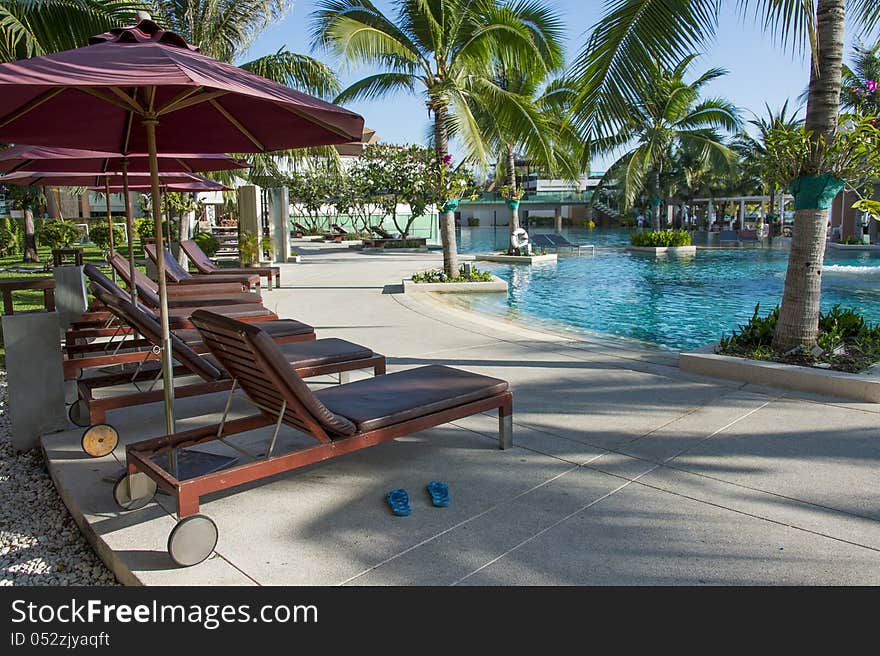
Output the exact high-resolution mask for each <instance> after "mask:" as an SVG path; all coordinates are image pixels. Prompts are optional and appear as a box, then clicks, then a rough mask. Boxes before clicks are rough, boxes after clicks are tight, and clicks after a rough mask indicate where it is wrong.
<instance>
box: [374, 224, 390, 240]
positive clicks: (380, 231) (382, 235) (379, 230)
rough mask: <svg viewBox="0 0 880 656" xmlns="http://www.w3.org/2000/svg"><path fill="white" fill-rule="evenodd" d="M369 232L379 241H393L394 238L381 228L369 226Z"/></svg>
mask: <svg viewBox="0 0 880 656" xmlns="http://www.w3.org/2000/svg"><path fill="white" fill-rule="evenodd" d="M370 232H372V233H373V234H374V235H376V236H377V237H378V238H379V239H394V236H393V235H392V234H391V233H390V232H388V231H387V230H386V229H385V228H383V227H382V226H377V225H376V226H370Z"/></svg>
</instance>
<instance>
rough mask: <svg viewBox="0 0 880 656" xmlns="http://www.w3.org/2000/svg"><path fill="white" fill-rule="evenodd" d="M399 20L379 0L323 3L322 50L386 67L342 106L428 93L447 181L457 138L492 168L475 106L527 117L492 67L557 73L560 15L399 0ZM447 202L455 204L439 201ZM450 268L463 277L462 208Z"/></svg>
mask: <svg viewBox="0 0 880 656" xmlns="http://www.w3.org/2000/svg"><path fill="white" fill-rule="evenodd" d="M394 7H395V9H396V15H395V16H393V17H389V16H387V15H385V14H384V13H383V12H381V11H380V10H379V9H378V8H377V7H376V6H375V5H374V4H373V3H372V2H371V1H370V0H321V1H320V2H319V3H318V9H317V10H316V11H315V13H314V14H313V21H312V35H313V39H314V42H315V45H317V46H321V47H325V48H327V49H329V50H330V51H332V52H333V53H335V54H336V55H337V56H339V57H341V58H342V59H343V60H345V61H347V62H348V63H351V64H355V65H360V66H370V67H374V68H378V69H379V72H378V73H374V74H372V75H368V76H367V77H364V78H363V79H361V80H359V81H357V82H355V83H354V84H352V85H351V86H350V87H348V88H347V89H345V90H344V91H343V92H342V93H341V94H340V95H339V96H338V97H337V102H347V101H351V100H355V99H358V98H380V97H382V96H385V95H387V94H389V93H392V92H397V91H408V92H411V93H416V91H417V90H419V91H420V92H421V93H422V94H423V97H424V98H425V105H426V106H427V107H428V110H429V112H430V113H431V115H432V116H433V121H434V123H433V127H434V138H433V143H434V152H435V155H436V159H437V167H438V175H439V174H440V172H441V171H443V170H444V169H443V168H442V167H443V166H444V165H445V163H446V162H448V161H449V157H448V155H449V138H450V134H454V135H455V136H456V137H457V138H458V139H459V140H461V141H462V142H463V143H464V144H465V147H466V149H467V151H468V153H469V154H470V156H471V157H473V159H474V160H475V161H476V162H479V163H483V164H485V163H487V162H488V160H489V157H490V155H491V147H490V139H488V138H487V136H486V135H485V134H484V133H483V132H482V131H481V129H480V125H479V123H478V121H477V120H476V117H475V116H474V112H473V109H472V108H473V107H474V105H483V106H485V107H493V108H494V111H495V112H496V113H497V114H498V115H499V116H515V115H517V114H518V113H520V110H521V107H520V108H517V107H516V106H515V105H516V102H517V100H518V99H517V98H515V97H514V96H515V94H511V93H510V92H509V91H507V90H505V89H503V88H501V87H499V86H498V85H497V84H495V82H494V80H493V70H492V63H493V61H495V60H496V58H497V57H499V56H501V55H502V54H503V56H504V57H505V58H506V61H509V62H512V64H513V66H514V67H515V68H517V69H520V70H530V69H532V68H533V67H535V66H537V67H539V68H543V69H545V70H551V69H552V68H553V67H554V65H555V61H556V58H557V56H558V55H557V49H558V45H557V36H558V34H557V33H558V25H557V22H558V21H557V19H556V17H555V14H553V13H552V12H550V11H549V10H548V9H547V8H546V7H544V6H543V5H541V4H540V3H539V2H535V1H534V0H514V1H513V2H509V3H504V4H502V3H501V2H499V1H498V0H473V1H470V2H469V1H466V0H395V2H394ZM438 200H440V201H445V200H447V199H438ZM441 216H442V220H441V231H440V234H441V240H442V242H443V266H444V269H445V271H446V274H447V275H450V276H457V275H458V256H457V253H456V245H455V224H454V220H453V212H452V209H451V208H450V207H449V206H448V205H447V204H445V203H444V206H443V211H442V212H441Z"/></svg>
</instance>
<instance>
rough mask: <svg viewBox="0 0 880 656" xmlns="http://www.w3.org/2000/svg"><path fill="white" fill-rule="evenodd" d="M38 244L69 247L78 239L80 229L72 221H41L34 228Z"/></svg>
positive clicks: (51, 246)
mask: <svg viewBox="0 0 880 656" xmlns="http://www.w3.org/2000/svg"><path fill="white" fill-rule="evenodd" d="M36 235H37V240H38V241H39V242H40V245H42V246H47V247H49V248H53V249H54V248H69V247H70V246H72V245H73V244H75V243H76V242H78V241H79V238H80V231H79V228H77V227H76V224H75V223H73V222H72V221H64V220H58V221H43V222H42V225H39V226H38V227H37V228H36Z"/></svg>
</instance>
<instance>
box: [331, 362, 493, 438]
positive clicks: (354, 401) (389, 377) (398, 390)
mask: <svg viewBox="0 0 880 656" xmlns="http://www.w3.org/2000/svg"><path fill="white" fill-rule="evenodd" d="M507 387H508V385H507V382H506V381H504V380H500V379H498V378H491V377H489V376H482V375H480V374H474V373H470V372H468V371H462V370H461V369H453V368H451V367H444V366H442V365H428V366H425V367H417V368H416V369H409V370H407V371H402V372H396V373H392V374H386V375H385V376H378V377H376V378H368V379H366V380H360V381H356V382H354V383H348V384H346V385H340V386H339V387H333V388H329V389H325V390H320V391H318V392H315V397H316V398H317V399H318V400H319V401H321V403H322V404H323V405H324V406H325V407H326V408H327V409H328V410H329V411H330V412H332V413H334V414H336V415H341V416H343V417H346V418H348V419H349V420H351V422H352V423H354V424H355V426H357V428H358V430H359V431H369V430H374V429H376V428H382V427H383V426H390V425H392V424H398V423H400V422H403V421H407V420H409V419H415V418H417V417H422V416H425V415H428V414H432V413H434V412H439V411H440V410H445V409H446V408H452V407H455V406H458V405H463V404H465V403H469V402H471V401H477V400H479V399H483V398H486V397H489V396H493V395H495V394H500V393H501V392H505V391H507Z"/></svg>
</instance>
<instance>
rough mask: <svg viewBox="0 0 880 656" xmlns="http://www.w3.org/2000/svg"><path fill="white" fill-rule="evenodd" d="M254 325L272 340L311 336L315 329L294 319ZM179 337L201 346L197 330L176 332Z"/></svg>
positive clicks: (187, 329)
mask: <svg viewBox="0 0 880 656" xmlns="http://www.w3.org/2000/svg"><path fill="white" fill-rule="evenodd" d="M254 325H255V326H257V327H258V328H261V329H262V330H264V331H266V333H268V335H269V336H270V337H271V338H272V339H278V338H281V337H291V336H293V335H310V334H311V333H313V332H315V329H314V328H313V327H312V326H310V325H309V324H307V323H302V322H301V321H296V320H294V319H278V320H277V321H257V322H254ZM174 332H175V333H177V336H178V337H180V339H182V340H183V341H184V342H186V343H187V344H201V343H202V336H201V335H200V334H199V331H198V330H196V329H195V328H182V329H180V330H175V331H174Z"/></svg>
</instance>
